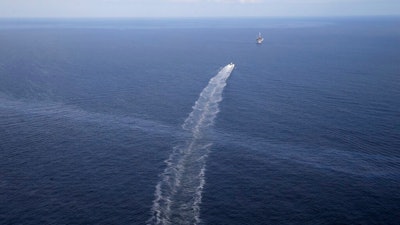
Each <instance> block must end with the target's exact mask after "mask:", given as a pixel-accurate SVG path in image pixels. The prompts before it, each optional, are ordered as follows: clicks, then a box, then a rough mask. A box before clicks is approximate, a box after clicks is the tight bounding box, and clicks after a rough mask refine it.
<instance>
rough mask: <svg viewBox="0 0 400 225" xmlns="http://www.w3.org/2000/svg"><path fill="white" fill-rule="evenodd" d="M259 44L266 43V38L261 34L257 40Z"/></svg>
mask: <svg viewBox="0 0 400 225" xmlns="http://www.w3.org/2000/svg"><path fill="white" fill-rule="evenodd" d="M256 41H257V44H261V43H262V42H263V41H264V38H263V37H262V36H261V33H258V37H257V39H256Z"/></svg>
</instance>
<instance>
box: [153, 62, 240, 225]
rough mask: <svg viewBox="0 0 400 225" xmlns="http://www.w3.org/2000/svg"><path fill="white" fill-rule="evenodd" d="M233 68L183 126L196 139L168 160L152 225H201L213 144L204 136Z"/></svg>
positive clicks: (215, 81) (176, 149)
mask: <svg viewBox="0 0 400 225" xmlns="http://www.w3.org/2000/svg"><path fill="white" fill-rule="evenodd" d="M233 68H234V64H229V65H226V66H225V67H224V68H222V69H221V70H220V71H219V72H218V74H217V75H215V76H214V77H213V78H211V80H210V81H209V83H208V85H207V86H206V87H205V88H204V89H203V91H202V92H201V93H200V97H199V99H198V100H197V101H196V103H195V105H194V106H193V111H192V112H191V113H190V115H189V116H188V118H187V119H186V120H185V122H184V124H183V125H182V128H183V129H185V130H187V131H189V132H190V133H191V135H192V137H190V138H189V139H188V140H187V141H186V143H183V144H182V145H178V146H175V147H174V149H173V152H172V153H171V155H170V156H169V158H168V159H167V160H166V161H165V163H166V164H167V167H166V168H165V170H164V171H163V173H162V174H161V175H160V178H161V179H160V181H159V182H158V184H157V186H156V191H155V193H154V196H155V199H154V201H153V206H152V209H151V213H152V217H151V218H150V219H149V220H148V224H149V225H151V224H162V225H167V224H171V225H180V224H199V223H200V204H201V195H202V191H203V187H204V184H205V178H204V176H205V164H206V158H207V156H208V153H209V151H210V147H211V144H212V143H211V141H210V140H208V139H207V138H206V137H205V135H204V134H205V132H206V130H207V128H208V127H210V126H211V125H212V124H213V123H214V119H215V117H216V116H217V113H218V112H219V109H218V103H219V102H220V101H221V100H222V91H223V90H224V87H225V86H226V80H227V78H228V77H229V76H230V74H231V72H232V70H233Z"/></svg>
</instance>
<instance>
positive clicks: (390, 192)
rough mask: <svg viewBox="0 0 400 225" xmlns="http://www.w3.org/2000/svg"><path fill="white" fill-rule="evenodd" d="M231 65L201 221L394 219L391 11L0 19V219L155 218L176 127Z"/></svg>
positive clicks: (398, 143) (398, 72)
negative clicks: (378, 14) (260, 39)
mask: <svg viewBox="0 0 400 225" xmlns="http://www.w3.org/2000/svg"><path fill="white" fill-rule="evenodd" d="M258 32H261V33H262V34H263V36H264V39H265V41H264V43H263V44H262V45H257V44H256V43H255V38H256V36H257V35H258ZM230 62H233V63H235V69H234V70H233V72H232V74H231V75H230V77H229V79H228V80H227V85H226V86H225V87H222V88H223V93H222V97H223V98H222V99H221V100H220V101H219V102H218V101H217V102H216V104H217V106H218V108H219V110H218V112H219V113H218V114H216V113H217V111H215V113H214V115H216V117H215V119H213V121H212V122H213V125H212V126H210V127H209V129H207V130H205V131H204V132H206V136H207V142H208V143H210V145H207V146H209V153H208V155H207V157H206V160H205V161H204V162H205V165H204V166H205V169H206V170H205V175H204V181H205V184H204V187H202V188H201V190H200V191H201V192H200V194H201V204H200V205H199V206H200V220H201V222H200V224H208V225H228V224H229V225H244V224H249V225H253V224H254V225H258V224H399V223H400V18H398V17H392V18H389V17H387V18H341V19H335V18H325V19H318V18H314V19H295V18H292V19H283V18H281V19H272V18H271V19H267V18H259V19H257V18H254V19H170V20H167V19H157V20H148V19H143V20H139V19H138V20H122V19H109V20H106V19H104V20H46V19H41V20H29V19H20V20H17V19H12V20H11V19H3V20H0V224H24V225H29V224H107V225H108V224H146V223H151V224H153V222H152V221H151V220H150V219H151V217H152V214H154V211H153V212H152V208H153V207H154V202H155V198H156V196H157V194H156V193H155V192H156V185H157V184H158V183H159V182H160V179H162V178H163V175H162V174H163V171H164V170H165V168H166V167H167V163H168V162H166V160H167V159H168V157H170V156H171V154H173V151H174V149H175V148H176V146H180V145H181V144H182V143H186V142H188V140H189V136H190V135H188V133H187V132H186V131H185V129H183V128H182V125H184V124H185V123H186V122H187V121H186V122H185V120H186V119H187V118H189V119H190V118H192V117H191V115H192V114H190V113H191V112H192V111H196V107H194V108H192V106H194V105H195V102H196V100H198V99H199V101H201V99H202V97H200V98H199V94H200V93H201V92H202V90H203V88H205V87H206V86H207V85H208V83H209V80H210V79H211V78H212V77H214V76H215V75H216V74H217V73H218V72H219V71H220V69H221V68H222V67H224V66H225V65H227V64H228V63H230ZM203 97H204V96H203ZM202 101H203V103H204V101H205V100H204V99H203V100H202ZM205 103H207V102H205ZM207 104H208V103H207ZM207 104H206V108H205V109H207V110H208V105H207ZM218 104H219V105H218ZM205 109H202V110H205ZM200 111H201V110H200ZM203 119H204V118H203ZM199 120H201V121H203V120H202V118H200V119H199ZM194 150H196V149H194ZM178 156H179V155H178ZM178 156H176V157H178ZM185 168H187V167H185ZM178 197H179V195H178ZM178 197H176V198H178ZM181 201H184V199H181ZM172 210H173V209H172ZM175 214H176V213H175ZM175 214H174V212H172V213H171V215H172V216H174V215H175ZM182 224H184V223H183V222H182Z"/></svg>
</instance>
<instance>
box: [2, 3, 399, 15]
mask: <svg viewBox="0 0 400 225" xmlns="http://www.w3.org/2000/svg"><path fill="white" fill-rule="evenodd" d="M372 15H400V0H0V17H3V18H4V17H14V18H30V17H34V18H37V17H39V18H43V17H45V18H46V17H67V18H71V17H72V18H74V17H77V18H82V17H93V18H96V17H101V18H104V17H134V18H137V17H139V18H142V17H145V18H152V17H156V18H160V17H161V18H163V17H168V18H169V17H320V16H329V17H330V16H372Z"/></svg>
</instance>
